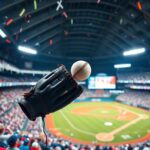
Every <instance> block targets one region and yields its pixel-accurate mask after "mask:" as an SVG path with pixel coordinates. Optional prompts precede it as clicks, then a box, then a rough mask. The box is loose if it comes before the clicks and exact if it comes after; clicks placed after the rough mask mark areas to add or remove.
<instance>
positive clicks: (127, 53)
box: [123, 48, 145, 56]
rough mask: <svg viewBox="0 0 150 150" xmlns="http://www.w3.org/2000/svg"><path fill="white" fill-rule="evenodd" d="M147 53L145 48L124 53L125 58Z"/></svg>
mask: <svg viewBox="0 0 150 150" xmlns="http://www.w3.org/2000/svg"><path fill="white" fill-rule="evenodd" d="M144 52H145V48H138V49H132V50H128V51H124V52H123V55H124V56H130V55H138V54H141V53H144Z"/></svg>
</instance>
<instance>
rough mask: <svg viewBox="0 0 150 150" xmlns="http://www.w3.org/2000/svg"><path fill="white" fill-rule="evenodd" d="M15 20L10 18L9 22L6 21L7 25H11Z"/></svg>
mask: <svg viewBox="0 0 150 150" xmlns="http://www.w3.org/2000/svg"><path fill="white" fill-rule="evenodd" d="M13 21H14V20H13V19H9V20H8V21H7V22H6V25H7V26H9V25H10V24H11V23H12V22H13Z"/></svg>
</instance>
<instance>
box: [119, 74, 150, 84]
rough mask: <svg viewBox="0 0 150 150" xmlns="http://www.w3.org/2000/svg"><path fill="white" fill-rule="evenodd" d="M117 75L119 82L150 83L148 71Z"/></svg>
mask: <svg viewBox="0 0 150 150" xmlns="http://www.w3.org/2000/svg"><path fill="white" fill-rule="evenodd" d="M117 77H118V81H117V82H119V83H150V72H142V73H140V72H138V73H119V74H117Z"/></svg>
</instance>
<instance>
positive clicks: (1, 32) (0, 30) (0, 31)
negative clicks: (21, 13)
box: [0, 29, 7, 38]
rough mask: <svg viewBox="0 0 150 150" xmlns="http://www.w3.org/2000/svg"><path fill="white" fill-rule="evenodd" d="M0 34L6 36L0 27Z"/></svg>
mask: <svg viewBox="0 0 150 150" xmlns="http://www.w3.org/2000/svg"><path fill="white" fill-rule="evenodd" d="M0 36H1V37H2V38H5V37H7V35H6V34H5V32H4V31H3V30H2V29H0Z"/></svg>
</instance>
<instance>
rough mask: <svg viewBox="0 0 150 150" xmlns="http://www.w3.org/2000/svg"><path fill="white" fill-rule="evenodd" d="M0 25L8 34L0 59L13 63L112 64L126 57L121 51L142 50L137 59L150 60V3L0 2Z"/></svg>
mask: <svg viewBox="0 0 150 150" xmlns="http://www.w3.org/2000/svg"><path fill="white" fill-rule="evenodd" d="M0 23H1V29H2V30H3V31H4V32H5V33H6V35H7V37H6V38H0V48H1V52H0V55H1V57H3V58H5V59H8V60H11V61H16V63H17V61H18V60H22V61H23V60H24V61H26V60H30V61H31V60H32V61H33V60H35V61H39V60H40V61H47V62H48V61H51V62H52V61H53V62H55V61H56V60H61V61H60V62H62V63H63V62H65V61H66V60H78V59H85V60H94V59H95V60H96V61H97V59H98V60H101V61H99V62H103V61H107V62H108V61H111V62H113V63H116V62H115V61H116V60H117V62H118V61H120V60H124V59H125V58H124V57H123V56H122V53H123V52H124V50H128V49H132V48H141V47H144V48H146V54H144V55H142V56H140V58H139V57H138V60H139V61H140V62H144V63H147V64H148V63H149V61H150V50H149V49H150V42H149V41H150V1H149V0H142V1H140V0H139V1H138V0H4V1H1V3H0ZM18 45H25V46H30V47H31V48H34V49H36V50H37V51H38V55H37V56H29V55H25V54H22V53H21V52H18V50H17V47H18ZM127 59H128V60H130V59H132V58H126V59H125V60H126V61H128V60H127ZM134 59H135V58H134ZM132 61H133V60H131V61H130V62H132ZM20 63H21V62H20ZM18 65H19V64H18Z"/></svg>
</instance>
